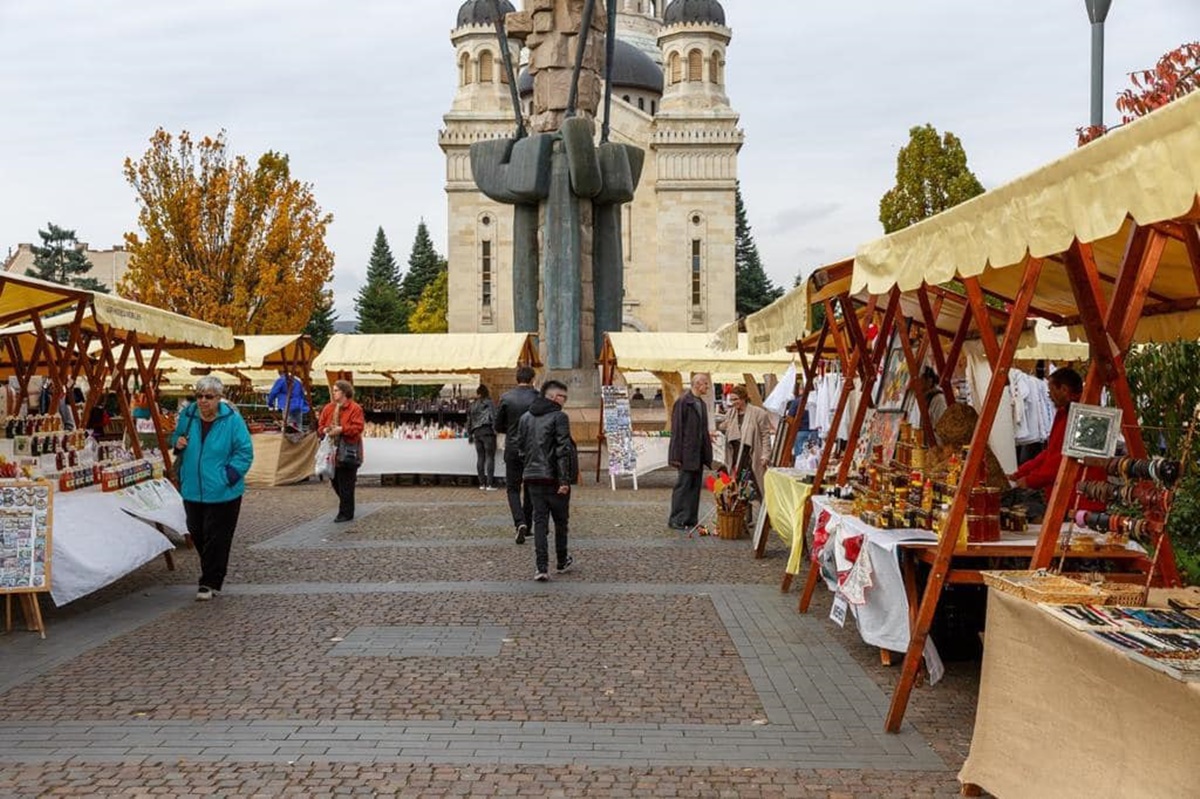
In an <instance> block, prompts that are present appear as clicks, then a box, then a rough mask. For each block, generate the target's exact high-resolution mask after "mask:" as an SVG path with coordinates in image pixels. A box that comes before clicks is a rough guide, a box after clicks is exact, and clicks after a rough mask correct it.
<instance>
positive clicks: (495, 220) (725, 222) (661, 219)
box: [438, 0, 743, 332]
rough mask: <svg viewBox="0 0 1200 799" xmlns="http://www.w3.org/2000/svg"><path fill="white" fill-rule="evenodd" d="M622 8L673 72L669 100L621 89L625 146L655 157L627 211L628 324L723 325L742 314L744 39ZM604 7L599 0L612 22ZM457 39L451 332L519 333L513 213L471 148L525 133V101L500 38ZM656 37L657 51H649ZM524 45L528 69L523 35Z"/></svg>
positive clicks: (451, 122) (464, 32) (471, 28)
mask: <svg viewBox="0 0 1200 799" xmlns="http://www.w3.org/2000/svg"><path fill="white" fill-rule="evenodd" d="M616 2H619V3H621V5H620V6H619V7H618V19H617V30H618V36H619V37H620V38H621V39H622V40H623V41H627V42H628V43H629V44H632V45H633V46H634V47H637V48H638V49H639V50H640V51H641V52H642V53H645V54H646V55H647V56H649V57H650V58H651V59H652V60H653V61H654V62H655V63H657V64H662V65H663V66H662V72H663V74H662V86H661V89H660V90H659V91H658V92H655V91H653V90H652V89H648V88H647V87H646V86H645V85H642V84H644V83H645V81H644V80H641V81H639V82H637V85H634V84H633V83H631V85H628V86H623V85H621V83H619V82H618V81H617V80H614V87H613V104H612V106H613V107H612V134H611V138H612V139H613V140H614V141H617V142H623V143H628V144H633V145H636V146H638V147H641V148H643V149H645V150H646V163H645V167H644V170H643V173H642V177H641V181H640V183H639V185H638V189H637V193H636V195H635V197H634V200H633V202H632V203H630V204H629V205H627V206H626V207H625V209H624V211H623V213H624V214H625V217H624V220H623V223H624V229H623V236H624V242H623V245H624V257H625V263H626V269H625V302H624V306H625V309H624V324H625V328H626V329H631V330H653V331H690V332H704V331H712V330H716V329H717V328H719V327H720V326H721V325H723V324H725V323H727V322H730V321H732V320H733V319H734V318H735V313H736V312H735V310H734V285H735V281H734V192H735V188H736V180H737V156H738V152H739V150H740V149H741V146H742V141H743V134H742V131H741V130H740V129H739V128H738V126H737V123H738V115H737V113H736V112H735V111H734V110H733V109H732V108H731V107H730V104H729V99H728V97H727V95H726V93H725V81H724V77H725V75H724V73H725V50H726V48H727V46H728V44H729V41H730V38H731V36H732V31H731V30H730V29H729V28H727V27H725V26H724V25H719V24H715V23H709V22H686V23H680V24H673V25H669V26H664V25H663V23H662V18H663V6H662V4H658V6H657V7H656V5H655V4H654V3H651V2H649V0H616ZM538 3H542V4H543V5H544V2H542V0H537V2H527V3H526V7H525V9H524V10H525V11H526V12H528V11H530V10H532V9H533V7H534V6H537V5H538ZM602 10H603V4H597V14H598V15H602ZM522 16H523V15H522V14H514V15H512V16H510V17H509V19H510V20H512V21H517V20H518V18H520V17H522ZM514 32H515V31H514ZM592 34H593V36H592V40H591V42H589V49H590V48H591V47H592V46H593V43H594V45H595V46H602V43H603V39H602V35H600V34H598V33H597V31H595V30H593V32H592ZM450 38H451V43H452V44H453V45H454V48H455V64H456V65H457V69H458V76H459V81H458V82H459V86H458V90H457V92H456V94H455V97H454V99H453V101H452V104H451V109H450V111H449V112H448V113H447V114H446V115H445V117H444V124H445V126H444V128H443V129H442V131H441V132H440V133H439V137H438V144H439V146H440V147H441V149H442V151H443V153H444V154H445V157H446V195H447V204H448V209H447V210H448V220H449V225H448V230H447V250H448V252H447V258H448V260H449V264H450V275H449V279H450V287H449V288H450V291H449V294H450V298H449V299H450V307H449V326H450V330H451V331H452V332H507V331H511V330H513V310H512V208H511V207H509V206H504V205H501V204H500V203H496V202H493V201H491V200H489V199H487V198H486V197H484V196H483V194H482V193H480V192H479V190H478V189H477V187H476V186H475V184H474V181H473V180H472V177H471V168H470V160H469V154H468V149H469V147H470V145H471V143H472V142H474V141H479V140H482V139H489V138H499V137H505V136H511V135H512V134H513V131H514V130H515V127H516V125H515V121H514V119H513V112H512V100H511V97H510V94H509V87H508V85H507V83H506V82H504V80H503V66H502V62H501V59H500V57H499V55H498V53H497V50H498V46H497V42H496V36H495V29H494V28H493V27H492V26H491V25H490V24H470V25H463V26H460V27H458V28H456V29H455V30H454V31H453V32H452V33H451V37H450ZM652 41H653V42H655V43H656V47H657V54H655V53H652V52H650V51H649V49H648V45H649V42H652ZM510 48H511V50H510V51H511V52H512V53H513V54H514V64H515V63H517V55H518V54H517V49H518V45H517V42H516V41H515V40H514V41H510ZM619 63H620V61H618V64H619ZM536 103H537V98H536V97H534V96H533V94H532V93H529V92H526V93H525V94H523V95H522V97H521V106H522V110H523V112H524V114H525V116H526V118H527V119H530V118H536V117H537V116H538V115H539V113H540V111H538V110H535V107H534V106H535V104H536ZM598 128H599V126H598V125H597V129H598Z"/></svg>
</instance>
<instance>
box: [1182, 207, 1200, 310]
mask: <svg viewBox="0 0 1200 799" xmlns="http://www.w3.org/2000/svg"><path fill="white" fill-rule="evenodd" d="M1181 227H1182V233H1183V245H1184V247H1186V248H1187V254H1188V261H1190V262H1191V264H1192V280H1193V281H1194V282H1195V284H1196V291H1197V293H1200V234H1198V233H1197V231H1196V226H1195V225H1194V224H1191V223H1187V224H1184V225H1182V226H1181Z"/></svg>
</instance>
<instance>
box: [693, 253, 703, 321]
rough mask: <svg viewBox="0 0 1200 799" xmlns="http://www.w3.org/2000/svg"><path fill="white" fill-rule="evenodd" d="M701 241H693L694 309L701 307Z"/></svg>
mask: <svg viewBox="0 0 1200 799" xmlns="http://www.w3.org/2000/svg"><path fill="white" fill-rule="evenodd" d="M701 267H702V263H701V258H700V239H692V308H693V309H695V308H699V307H700V272H701Z"/></svg>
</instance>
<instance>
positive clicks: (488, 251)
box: [479, 240, 492, 308]
mask: <svg viewBox="0 0 1200 799" xmlns="http://www.w3.org/2000/svg"><path fill="white" fill-rule="evenodd" d="M479 286H480V290H481V296H482V298H483V307H484V308H491V307H492V243H491V242H490V241H486V240H485V241H482V242H480V243H479Z"/></svg>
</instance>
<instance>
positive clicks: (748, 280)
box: [734, 183, 783, 316]
mask: <svg viewBox="0 0 1200 799" xmlns="http://www.w3.org/2000/svg"><path fill="white" fill-rule="evenodd" d="M734 210H735V213H736V225H737V228H736V231H735V233H734V236H735V237H736V245H737V246H736V250H735V254H734V264H735V268H734V273H735V276H736V277H735V279H736V284H735V285H736V288H735V292H736V293H735V296H736V298H737V299H736V305H737V313H738V316H746V315H747V314H752V313H754V312H755V311H757V310H758V309H759V308H763V307H765V306H767V305H770V304H771V303H772V302H774V301H775V300H777V299H779V298H780V297H782V296H783V289H782V288H780V287H779V286H776V285H775V284H774V283H772V282H771V279H770V278H769V277H767V273H766V272H765V271H763V265H762V261H761V260H760V259H759V257H758V245H757V244H755V243H754V236H753V235H752V234H751V233H750V223H749V222H748V221H746V206H745V205H744V204H743V203H742V186H741V184H740V183H739V184H737V189H736V191H735V193H734Z"/></svg>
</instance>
